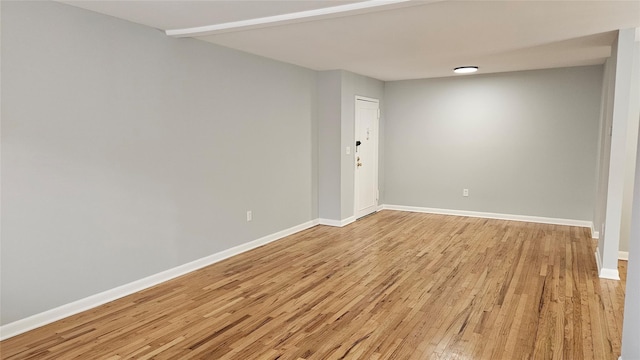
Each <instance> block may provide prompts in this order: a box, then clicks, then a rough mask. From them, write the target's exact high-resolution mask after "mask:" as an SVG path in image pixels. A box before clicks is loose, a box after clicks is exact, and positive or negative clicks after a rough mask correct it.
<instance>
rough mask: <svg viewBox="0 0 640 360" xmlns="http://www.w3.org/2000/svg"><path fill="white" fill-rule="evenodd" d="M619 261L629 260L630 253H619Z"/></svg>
mask: <svg viewBox="0 0 640 360" xmlns="http://www.w3.org/2000/svg"><path fill="white" fill-rule="evenodd" d="M618 260H625V261H627V260H629V252H628V251H618Z"/></svg>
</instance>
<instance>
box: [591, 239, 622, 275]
mask: <svg viewBox="0 0 640 360" xmlns="http://www.w3.org/2000/svg"><path fill="white" fill-rule="evenodd" d="M598 250H599V249H598V248H597V247H596V252H595V256H596V265H597V266H598V277H599V278H600V279H609V280H620V274H619V273H618V269H617V268H616V269H608V268H603V267H602V259H600V251H598Z"/></svg>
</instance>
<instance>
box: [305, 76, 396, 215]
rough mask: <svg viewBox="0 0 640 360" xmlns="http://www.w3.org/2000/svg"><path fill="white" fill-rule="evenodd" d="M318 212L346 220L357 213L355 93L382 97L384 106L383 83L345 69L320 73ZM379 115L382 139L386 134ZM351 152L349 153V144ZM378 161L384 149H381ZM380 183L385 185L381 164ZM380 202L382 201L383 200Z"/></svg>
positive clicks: (381, 101)
mask: <svg viewBox="0 0 640 360" xmlns="http://www.w3.org/2000/svg"><path fill="white" fill-rule="evenodd" d="M317 93H318V102H317V104H318V135H319V141H318V143H319V161H318V164H319V213H320V218H322V219H329V220H345V219H348V218H349V217H351V216H353V215H354V213H353V211H354V203H353V201H354V176H355V169H354V164H355V163H354V154H355V151H354V150H355V99H356V95H358V96H365V97H369V98H374V99H378V100H380V109H381V110H382V109H383V95H384V83H383V82H382V81H380V80H376V79H372V78H369V77H366V76H362V75H358V74H355V73H352V72H349V71H344V70H329V71H321V72H319V73H318V92H317ZM383 122H384V119H383V118H381V119H380V142H382V140H383V136H384V125H383ZM347 146H349V147H351V150H352V151H351V154H349V155H347V154H346V147H347ZM379 153H380V154H379V162H380V163H381V164H382V162H381V159H383V156H384V149H383V148H382V147H381V148H380V151H379ZM378 174H379V179H378V185H379V187H380V188H381V189H382V187H383V186H384V177H383V175H382V174H383V167H382V166H379V171H378ZM380 204H381V202H380Z"/></svg>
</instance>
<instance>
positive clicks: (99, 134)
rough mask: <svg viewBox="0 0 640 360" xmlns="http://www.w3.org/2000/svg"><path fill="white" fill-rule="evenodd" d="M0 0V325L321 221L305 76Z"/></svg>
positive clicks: (41, 5)
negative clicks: (248, 214)
mask: <svg viewBox="0 0 640 360" xmlns="http://www.w3.org/2000/svg"><path fill="white" fill-rule="evenodd" d="M1 6H2V19H1V20H2V25H1V26H2V39H1V46H2V61H1V66H2V68H1V72H2V89H1V94H2V95H1V96H2V99H1V101H2V105H3V106H2V114H1V115H2V148H1V150H2V167H1V171H2V175H3V177H2V190H1V191H2V192H1V196H2V218H1V221H2V230H1V231H2V233H1V237H2V243H1V246H2V254H1V284H2V285H1V286H2V295H1V296H2V298H1V300H2V308H1V319H0V323H1V324H7V323H10V322H13V321H15V320H18V319H22V318H25V317H27V316H29V315H32V314H36V313H39V312H42V311H45V310H48V309H51V308H54V307H56V306H59V305H62V304H66V303H69V302H72V301H74V300H77V299H80V298H84V297H86V296H89V295H92V294H95V293H99V292H101V291H104V290H107V289H111V288H114V287H116V286H119V285H122V284H125V283H128V282H131V281H134V280H137V279H140V278H143V277H145V276H148V275H151V274H155V273H158V272H160V271H163V270H166V269H169V268H173V267H175V266H178V265H180V264H184V263H186V262H189V261H192V260H195V259H199V258H202V257H205V256H207V255H210V254H213V253H217V252H219V251H221V250H224V249H228V248H231V247H233V246H236V245H239V244H242V243H246V242H248V241H251V240H255V239H257V238H259V237H261V236H264V235H267V234H272V233H274V232H277V231H279V230H283V229H286V228H289V227H291V226H294V225H298V224H301V223H304V222H306V221H308V220H311V219H314V218H316V217H317V210H316V205H315V204H314V200H313V199H314V198H315V197H317V194H314V191H317V190H314V189H316V188H317V185H318V184H317V179H316V177H317V173H314V171H317V170H314V169H313V167H314V166H315V165H314V163H315V161H317V160H316V159H314V157H316V158H317V150H314V146H316V147H317V143H316V144H315V145H314V142H313V141H312V139H313V138H314V137H316V134H315V133H314V132H315V131H317V130H315V129H314V127H317V124H315V122H316V119H315V111H316V109H315V101H316V73H315V72H314V71H311V70H308V69H303V68H300V67H296V66H292V65H288V64H284V63H280V62H276V61H271V60H267V59H264V58H260V57H257V56H252V55H248V54H245V53H241V52H238V51H232V50H229V49H226V48H223V47H218V46H215V45H212V44H209V43H205V42H201V41H198V40H192V39H172V38H168V37H166V36H165V35H164V34H163V33H162V32H160V31H157V30H155V29H151V28H147V27H143V26H139V25H136V24H132V23H129V22H126V21H122V20H118V19H115V18H111V17H108V16H104V15H99V14H96V13H92V12H89V11H86V10H81V9H78V8H75V7H70V6H67V5H63V4H59V3H55V2H49V1H47V2H6V1H3V2H2V3H1ZM314 152H316V154H314ZM247 210H252V211H253V221H252V222H246V211H247Z"/></svg>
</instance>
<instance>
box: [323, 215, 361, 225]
mask: <svg viewBox="0 0 640 360" xmlns="http://www.w3.org/2000/svg"><path fill="white" fill-rule="evenodd" d="M354 221H356V217H355V216H351V217H348V218H346V219H342V220H332V219H318V223H319V224H320V225H328V226H336V227H343V226H347V225H349V224H351V223H352V222H354Z"/></svg>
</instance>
